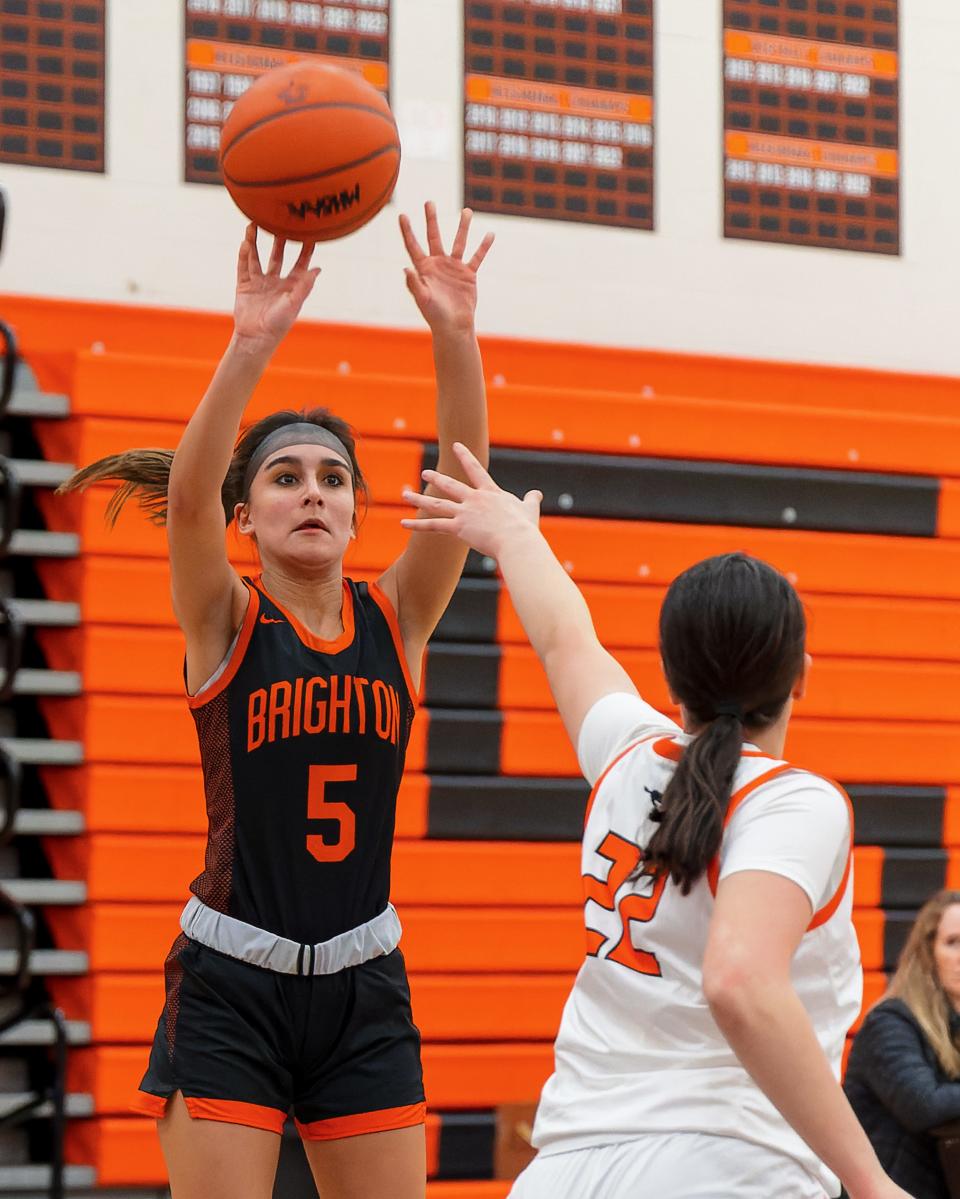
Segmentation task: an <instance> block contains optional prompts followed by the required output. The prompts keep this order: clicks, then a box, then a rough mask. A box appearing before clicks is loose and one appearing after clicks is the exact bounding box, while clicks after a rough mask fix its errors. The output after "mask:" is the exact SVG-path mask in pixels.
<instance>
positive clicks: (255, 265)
mask: <svg viewBox="0 0 960 1199" xmlns="http://www.w3.org/2000/svg"><path fill="white" fill-rule="evenodd" d="M245 241H246V245H247V270H248V271H249V272H250V278H251V279H259V278H260V277H261V276H262V274H263V268H262V267H261V266H260V251H259V250H258V249H257V227H256V225H254V224H249V225H248V226H247V236H246V238H245Z"/></svg>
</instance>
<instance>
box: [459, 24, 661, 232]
mask: <svg viewBox="0 0 960 1199" xmlns="http://www.w3.org/2000/svg"><path fill="white" fill-rule="evenodd" d="M653 29H654V13H653V0H465V3H464V71H465V78H464V203H465V204H467V205H468V206H469V207H471V208H474V209H476V210H477V211H480V212H497V213H508V214H510V215H513V216H529V217H545V218H550V219H554V220H567V221H580V222H582V223H584V224H597V225H622V226H628V227H630V228H634V229H652V228H653V227H654V203H653V143H654V122H653V83H654V54H653Z"/></svg>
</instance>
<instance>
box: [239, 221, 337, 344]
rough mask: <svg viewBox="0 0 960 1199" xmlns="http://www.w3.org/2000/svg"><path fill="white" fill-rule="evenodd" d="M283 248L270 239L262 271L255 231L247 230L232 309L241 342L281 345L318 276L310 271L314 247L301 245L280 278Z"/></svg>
mask: <svg viewBox="0 0 960 1199" xmlns="http://www.w3.org/2000/svg"><path fill="white" fill-rule="evenodd" d="M286 244H287V243H286V241H285V240H284V239H283V238H282V237H275V238H274V239H273V250H272V251H271V254H270V261H269V263H268V264H267V269H266V271H264V270H263V268H262V267H261V265H260V253H259V251H258V250H257V227H256V225H248V226H247V233H246V236H245V237H244V239H243V242H242V244H241V246H240V257H239V259H238V261H237V294H236V300H235V302H234V308H233V322H234V330H235V334H236V336H237V337H238V338H240V339H242V340H244V341H247V342H254V343H257V344H263V345H265V346H274V345H276V344H278V343H279V342H280V341H282V340H283V338H284V337H285V336H286V334H287V333H288V332H289V330H290V327H291V326H292V325H293V322H294V321H295V320H296V319H297V316H298V315H299V313H300V309H301V308H302V307H303V304H304V301H305V300H306V298H307V296H308V295H309V294H310V292H311V291H312V290H313V285H314V283H315V282H316V279H317V276H318V275H319V274H320V268H319V267H316V268H313V269H311V267H310V259H311V257H312V256H313V250H314V243H312V242H305V243H304V246H303V249H302V250H301V251H300V256H299V258H298V259H297V261H296V262H295V263H294V265H293V267H292V268H291V270H290V272H289V273H288V274H287V275H286V276H282V275H281V274H280V272H281V270H282V269H283V250H284V246H285V245H286Z"/></svg>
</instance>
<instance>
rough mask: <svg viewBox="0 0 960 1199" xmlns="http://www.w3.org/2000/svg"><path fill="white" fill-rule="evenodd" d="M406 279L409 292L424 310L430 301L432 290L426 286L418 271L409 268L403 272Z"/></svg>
mask: <svg viewBox="0 0 960 1199" xmlns="http://www.w3.org/2000/svg"><path fill="white" fill-rule="evenodd" d="M403 274H404V278H405V279H406V281H407V291H408V292H409V293H410V294H411V295H412V296H413V298H414V299H415V300H416V302H417V306H418V307H419V308H421V309H422V308H423V307H424V305H425V304H427V303H429V301H430V288H429V287H427V286H426V284H425V283H424V282H423V280H422V279H421V278H420V276H419V275H418V274H417V272H416V271H414V270H411V269H410V267H407V268H406V270H404V272H403Z"/></svg>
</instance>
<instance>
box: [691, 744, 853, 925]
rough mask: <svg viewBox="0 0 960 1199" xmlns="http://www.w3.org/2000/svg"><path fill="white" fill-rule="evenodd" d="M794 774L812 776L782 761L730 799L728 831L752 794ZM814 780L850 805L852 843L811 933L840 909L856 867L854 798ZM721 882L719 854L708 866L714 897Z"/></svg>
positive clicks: (811, 922)
mask: <svg viewBox="0 0 960 1199" xmlns="http://www.w3.org/2000/svg"><path fill="white" fill-rule="evenodd" d="M790 771H797V772H798V773H802V774H811V773H812V772H811V771H809V770H801V769H800V768H799V767H796V766H792V765H791V764H790V763H789V762H780V763H779V764H778V765H776V766H774V767H772V769H770V770H766V771H764V772H763V773H762V774H759V775H757V777H756V778H754V779H752V780H751V781H750V782H749V783H747V784H746V786H744V787H741V788H740V790H739V791H736V792H734V794H733V795H732V796H731V797H730V803H729V805H728V806H727V814H726V816H725V817H724V820H723V827H724V829H726V827H727V825H728V824H729V823H730V821H731V819H732V818H733V814H734V812H735V811H736V810H737V808H738V807H739V806H740V805H741V804H742V803H743V801H744V800H745V799H746V798H747V797H748V796H749V795H752V794H753V792H754V791H756V790H757V788H758V787H762V786H763V785H764V783H769V782H771V781H772V780H773V779H775V778H779V777H780V776H781V775H784V774H788V773H789V772H790ZM814 777H815V778H819V779H822V780H823V781H824V782H825V783H829V784H830V786H831V787H834V788H835V789H836V790H837V791H839V793H840V795H841V796H842V797H843V800H844V802H845V803H846V805H847V814H848V815H849V818H850V844H849V845H848V847H847V861H846V865H845V866H844V869H843V877H842V878H841V879H840V883H839V885H838V886H837V889H836V891H834V893H833V895H831V896H830V898H829V899H828V900H827V902H826V903H825V904H824V905H823V907H821V908H819V909H818V910H817V911H815V912H814V913H813V917H812V919H811V921H810V923H809V924H808V925H807V928H806V931H807V932H812V931H813V930H814V929H815V928H820V926H821V925H823V924H826V922H827V921H828V920H829V919H830V917H831V916H832V915H833V914H834V912H835V911H836V910H837V908H838V907H839V906H840V901H841V900H842V899H843V895H844V892H845V891H846V889H847V882H848V881H849V878H850V869H851V866H852V864H853V805H852V804H851V803H850V797H849V796H848V795H847V793H846V791H844V789H843V788H842V787H841V786H840V784H839V783H835V782H834V781H833V779H830V778H826V777H825V776H824V775H819V774H818V775H815V776H814ZM719 879H720V855H719V854H717V855H716V857H714V859H713V861H712V862H711V863H710V865H709V866H708V867H707V882H708V883H709V884H710V891H711V892H712V894H713V895H716V893H717V885H718V882H719Z"/></svg>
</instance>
